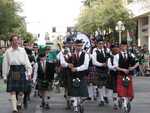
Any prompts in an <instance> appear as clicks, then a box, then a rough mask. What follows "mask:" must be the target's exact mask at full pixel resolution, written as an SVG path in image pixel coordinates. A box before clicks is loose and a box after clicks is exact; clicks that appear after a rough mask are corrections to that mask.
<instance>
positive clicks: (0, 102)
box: [0, 77, 150, 113]
mask: <svg viewBox="0 0 150 113" xmlns="http://www.w3.org/2000/svg"><path fill="white" fill-rule="evenodd" d="M0 86H2V81H0ZM134 89H135V99H134V101H133V102H132V110H131V113H150V78H148V77H137V78H134ZM50 95H51V97H52V98H51V99H50V103H51V104H50V106H51V109H50V110H48V111H42V110H41V109H40V107H39V106H40V99H39V98H32V100H31V103H29V108H28V109H27V110H25V111H24V113H71V111H69V110H65V109H64V108H65V100H64V98H63V93H60V94H57V93H55V92H54V91H53V92H52V93H50ZM84 106H85V113H121V111H119V110H118V111H113V110H112V104H109V105H106V106H105V107H101V108H100V107H98V106H97V103H96V102H91V101H89V102H85V103H84ZM0 113H11V105H10V101H9V95H8V94H7V93H5V92H2V91H1V92H0Z"/></svg>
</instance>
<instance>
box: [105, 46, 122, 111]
mask: <svg viewBox="0 0 150 113" xmlns="http://www.w3.org/2000/svg"><path fill="white" fill-rule="evenodd" d="M110 49H111V53H112V54H111V57H110V58H109V59H108V62H107V66H108V68H109V79H108V88H109V89H111V90H112V91H113V92H112V97H113V102H114V106H113V109H114V110H116V109H118V94H117V91H116V88H117V69H116V67H117V66H116V65H115V60H114V57H115V56H116V55H117V54H119V52H120V49H119V45H118V44H112V45H111V46H110Z"/></svg>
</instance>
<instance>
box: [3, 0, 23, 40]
mask: <svg viewBox="0 0 150 113" xmlns="http://www.w3.org/2000/svg"><path fill="white" fill-rule="evenodd" d="M20 11H21V6H20V4H19V3H16V2H14V0H0V40H1V39H3V40H8V37H9V35H10V34H11V33H16V34H19V35H20V34H21V35H22V33H26V27H25V24H24V22H23V19H22V17H20V16H19V15H18V12H20Z"/></svg>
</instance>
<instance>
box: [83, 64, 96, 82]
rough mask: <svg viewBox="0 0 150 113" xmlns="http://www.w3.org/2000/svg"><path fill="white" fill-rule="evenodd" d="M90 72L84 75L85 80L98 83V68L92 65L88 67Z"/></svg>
mask: <svg viewBox="0 0 150 113" xmlns="http://www.w3.org/2000/svg"><path fill="white" fill-rule="evenodd" d="M88 71H89V72H88V74H87V75H86V76H85V77H84V79H85V81H86V82H87V83H93V84H96V83H95V81H96V80H97V78H96V68H95V66H91V67H89V69H88Z"/></svg>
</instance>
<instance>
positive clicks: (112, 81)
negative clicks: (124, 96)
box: [107, 71, 117, 93]
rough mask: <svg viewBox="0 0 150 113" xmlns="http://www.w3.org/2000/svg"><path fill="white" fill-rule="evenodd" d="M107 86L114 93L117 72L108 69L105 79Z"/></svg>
mask: <svg viewBox="0 0 150 113" xmlns="http://www.w3.org/2000/svg"><path fill="white" fill-rule="evenodd" d="M107 88H108V89H112V90H113V92H114V93H116V88H117V73H116V72H114V71H110V73H109V76H108V81H107Z"/></svg>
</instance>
